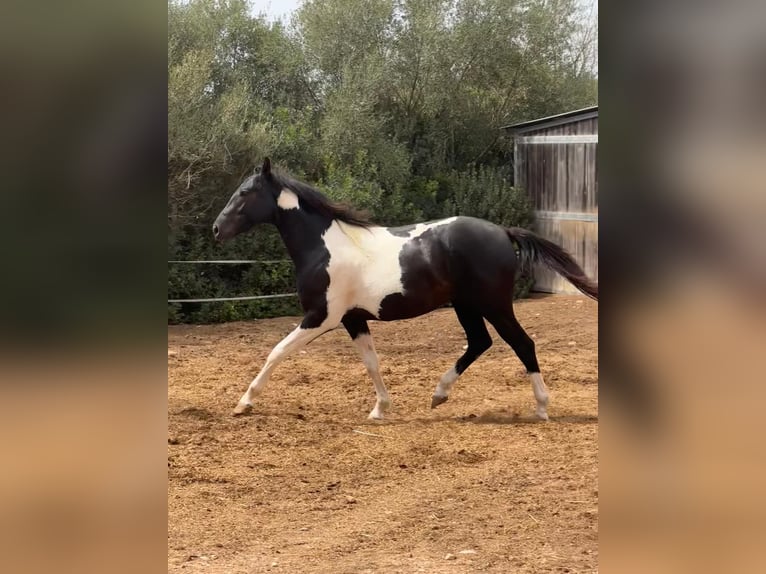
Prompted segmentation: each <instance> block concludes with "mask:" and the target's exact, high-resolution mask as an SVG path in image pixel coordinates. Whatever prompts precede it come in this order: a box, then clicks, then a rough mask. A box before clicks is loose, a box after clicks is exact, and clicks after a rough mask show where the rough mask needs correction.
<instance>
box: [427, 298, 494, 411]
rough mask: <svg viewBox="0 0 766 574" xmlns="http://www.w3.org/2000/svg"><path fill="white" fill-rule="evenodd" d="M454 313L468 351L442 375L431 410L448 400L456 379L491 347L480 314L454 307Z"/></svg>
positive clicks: (476, 311)
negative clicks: (462, 331)
mask: <svg viewBox="0 0 766 574" xmlns="http://www.w3.org/2000/svg"><path fill="white" fill-rule="evenodd" d="M455 313H456V314H457V318H458V320H459V321H460V324H461V325H462V326H463V329H464V330H465V336H466V338H467V339H468V349H466V351H465V353H463V356H462V357H460V358H459V359H458V360H457V362H456V363H455V366H454V367H452V368H451V369H450V370H449V371H447V372H446V373H444V376H443V377H442V378H441V380H440V381H439V384H438V385H436V390H435V391H434V395H433V397H431V408H432V409H433V408H436V407H438V406H439V405H440V404H442V403H444V402H446V401H447V399H448V398H449V393H450V390H451V389H452V385H454V384H455V381H457V379H458V377H459V376H460V375H462V374H463V372H464V371H465V370H466V369H467V368H468V367H469V366H470V365H471V363H473V362H474V361H475V360H476V359H478V358H479V356H480V355H481V354H482V353H483V352H484V351H486V350H487V349H489V348H490V347H491V346H492V337H490V336H489V332H488V331H487V326H486V325H485V324H484V317H482V315H481V312H479V310H478V309H474V308H473V307H466V306H463V305H458V304H456V305H455Z"/></svg>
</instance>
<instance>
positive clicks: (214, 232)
mask: <svg viewBox="0 0 766 574" xmlns="http://www.w3.org/2000/svg"><path fill="white" fill-rule="evenodd" d="M213 235H215V236H216V237H218V226H217V225H215V224H213Z"/></svg>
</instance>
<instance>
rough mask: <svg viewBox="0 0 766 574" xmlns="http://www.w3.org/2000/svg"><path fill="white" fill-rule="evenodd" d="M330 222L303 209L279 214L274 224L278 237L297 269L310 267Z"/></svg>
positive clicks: (321, 244)
mask: <svg viewBox="0 0 766 574" xmlns="http://www.w3.org/2000/svg"><path fill="white" fill-rule="evenodd" d="M331 224H332V220H331V219H330V218H326V217H323V216H321V215H318V214H316V213H309V212H307V211H304V210H303V209H289V210H284V211H282V212H281V213H280V217H279V219H278V221H277V222H276V226H277V230H278V231H279V235H280V236H281V237H282V241H283V242H284V244H285V247H286V248H287V252H288V253H289V254H290V258H291V259H292V260H293V262H294V263H295V266H296V268H297V269H301V268H302V267H304V266H305V265H310V264H311V263H312V262H313V261H314V259H315V258H316V257H317V256H318V255H319V254H320V250H321V249H322V247H323V241H322V234H323V233H324V232H325V231H326V230H327V229H328V228H329V227H330V225H331Z"/></svg>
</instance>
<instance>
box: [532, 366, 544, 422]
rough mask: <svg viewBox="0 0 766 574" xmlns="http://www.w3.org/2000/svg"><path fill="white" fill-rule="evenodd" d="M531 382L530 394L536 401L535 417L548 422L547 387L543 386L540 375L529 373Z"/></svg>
mask: <svg viewBox="0 0 766 574" xmlns="http://www.w3.org/2000/svg"><path fill="white" fill-rule="evenodd" d="M529 380H530V381H531V382H532V392H533V393H534V394H535V400H536V401H537V416H538V417H539V418H541V419H542V420H544V421H547V420H548V387H546V386H545V381H543V376H542V375H541V374H540V373H529Z"/></svg>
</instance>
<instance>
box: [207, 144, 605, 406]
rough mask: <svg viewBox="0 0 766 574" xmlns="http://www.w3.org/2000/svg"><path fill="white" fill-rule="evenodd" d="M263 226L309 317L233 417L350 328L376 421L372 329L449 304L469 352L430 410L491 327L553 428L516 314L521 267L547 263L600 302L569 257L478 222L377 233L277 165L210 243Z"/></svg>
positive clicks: (238, 199)
mask: <svg viewBox="0 0 766 574" xmlns="http://www.w3.org/2000/svg"><path fill="white" fill-rule="evenodd" d="M260 223H270V224H272V225H274V226H276V228H277V230H278V231H279V233H280V235H281V236H282V239H283V241H284V243H285V246H286V247H287V251H288V253H289V254H290V257H291V258H292V260H293V262H294V263H295V269H296V273H297V279H298V297H299V298H300V303H301V306H302V307H303V310H304V312H305V314H304V317H303V320H302V321H301V323H300V325H299V326H298V327H297V328H296V329H295V330H294V331H292V332H291V333H290V334H289V335H287V337H285V338H284V339H283V340H282V341H281V342H280V343H279V344H277V346H276V347H274V349H273V350H272V351H271V353H270V354H269V356H268V359H267V360H266V364H265V365H264V367H263V369H262V370H261V372H260V373H259V374H258V376H257V377H256V378H255V379H254V380H253V381H252V383H250V386H249V387H248V389H247V391H246V392H245V394H244V395H243V396H242V398H241V399H240V401H239V403H238V404H237V406H236V408H235V409H234V414H235V415H239V414H244V413H248V412H249V411H251V410H252V405H253V400H254V399H255V397H256V396H258V395H259V394H260V393H261V392H262V391H263V389H264V387H265V386H266V383H267V382H268V380H269V377H270V376H271V373H272V372H273V371H274V368H275V367H276V366H277V365H278V364H279V363H280V362H282V361H283V360H284V359H285V358H287V357H288V356H289V355H290V354H292V353H295V352H296V351H298V350H299V349H300V348H302V347H304V346H305V345H307V344H308V343H309V342H311V341H313V340H314V339H316V338H317V337H319V336H320V335H322V334H323V333H326V332H328V331H331V330H332V329H335V328H336V327H338V326H339V325H340V324H342V325H343V326H344V327H345V329H346V331H348V334H349V335H350V336H351V339H352V340H353V341H354V343H355V344H356V346H357V347H358V348H359V351H360V352H361V355H362V362H363V363H364V365H365V367H366V368H367V372H368V373H369V375H370V377H371V378H372V382H373V384H374V386H375V393H376V396H377V401H376V402H375V407H374V408H373V409H372V411H371V412H370V415H369V418H372V419H382V418H383V415H384V412H385V411H386V410H387V409H388V408H389V407H390V405H391V401H390V399H389V395H388V391H387V390H386V386H385V384H384V383H383V379H382V378H381V376H380V370H379V369H378V356H377V354H376V352H375V346H374V345H373V342H372V337H371V335H370V329H369V327H368V326H367V322H368V321H371V320H378V321H396V320H399V319H408V318H411V317H417V316H419V315H424V314H426V313H429V312H431V311H433V310H435V309H437V308H439V307H442V306H444V305H446V304H447V303H452V306H453V308H454V309H455V313H456V314H457V318H458V320H459V321H460V324H461V325H462V327H463V329H464V330H465V334H466V337H467V340H468V346H467V349H466V351H465V353H463V355H462V356H461V357H460V358H459V359H458V360H457V362H456V363H455V365H454V367H452V368H451V369H450V370H449V371H448V372H447V373H445V374H444V375H443V376H442V377H441V380H440V381H439V383H438V384H437V385H436V389H435V391H434V394H433V397H432V401H431V408H435V407H437V406H438V405H440V404H442V403H444V402H445V401H446V400H447V398H448V397H449V393H450V390H451V389H452V386H453V385H454V384H455V382H456V381H457V379H458V377H459V376H460V375H461V374H462V373H463V372H464V371H465V370H466V369H467V368H468V367H469V366H470V365H471V363H473V362H474V361H475V360H476V359H477V358H478V357H479V356H480V355H481V354H482V353H483V352H484V351H486V350H487V349H489V348H490V346H491V345H492V338H491V337H490V335H489V332H488V331H487V326H486V324H485V319H486V320H487V321H489V322H490V323H491V324H492V325H493V326H494V328H495V330H496V331H497V332H498V334H499V335H500V336H501V337H502V338H503V339H504V340H505V342H506V343H508V344H509V345H510V346H511V347H512V348H513V350H514V351H515V352H516V355H518V357H519V359H521V362H522V363H523V364H524V366H525V367H526V370H527V373H528V374H529V377H530V380H531V383H532V390H533V393H534V397H535V399H536V402H537V411H536V412H537V416H538V417H539V418H541V419H543V420H547V418H548V413H547V406H548V389H547V388H546V386H545V383H544V381H543V377H542V375H541V374H540V367H539V366H538V364H537V356H536V354H535V344H534V342H533V341H532V339H531V338H530V337H529V335H527V333H526V332H525V331H524V329H523V328H522V327H521V325H519V323H518V321H517V320H516V317H515V316H514V313H513V285H514V281H515V279H516V272H517V269H518V267H519V264H520V263H522V264H525V263H528V262H540V263H543V264H545V265H547V266H548V267H550V268H552V269H554V270H555V271H556V272H558V273H559V274H561V275H562V276H563V277H565V278H566V279H568V280H569V281H570V282H571V283H572V284H573V285H574V286H575V287H577V288H578V289H579V290H580V291H582V292H583V293H585V294H586V295H588V296H590V297H592V298H594V299H598V285H597V284H595V283H593V282H592V281H591V280H589V279H588V277H586V275H585V273H584V272H583V270H582V269H581V268H580V266H579V265H578V264H577V263H576V262H575V260H574V259H573V258H572V257H571V255H569V254H568V253H567V252H566V251H564V250H563V249H562V248H561V247H559V246H557V245H556V244H554V243H551V242H550V241H548V240H546V239H543V238H541V237H539V236H537V235H534V234H533V233H531V232H530V231H527V230H525V229H519V228H510V229H509V228H505V227H502V226H500V225H495V224H494V223H490V222H488V221H484V220H482V219H476V218H473V217H463V216H460V217H450V218H447V219H442V220H439V221H431V222H427V223H417V224H414V225H406V226H404V227H379V226H377V225H374V224H373V223H371V222H370V221H369V220H368V219H366V217H365V216H363V215H362V214H360V213H358V212H357V211H354V210H353V209H352V208H350V207H347V206H345V205H340V204H337V203H333V202H331V201H330V200H328V199H327V198H326V197H325V196H324V195H322V194H321V193H320V192H318V191H317V190H316V189H314V188H312V187H311V186H309V185H307V184H305V183H303V182H300V181H297V180H295V179H293V178H291V177H289V176H287V175H284V174H281V173H279V172H277V171H273V170H272V169H271V162H270V160H269V159H268V158H266V159H265V160H264V162H263V165H262V166H261V167H260V169H256V170H255V172H254V173H253V175H251V176H249V177H248V178H247V179H245V180H244V181H243V182H242V183H241V184H240V186H239V187H238V188H237V190H236V191H235V192H234V194H233V195H232V196H231V199H229V202H228V203H227V204H226V207H224V209H223V211H221V213H220V214H219V215H218V217H217V218H216V220H215V224H214V225H213V234H214V235H215V238H216V239H217V240H219V241H224V240H226V239H230V238H231V237H234V236H235V235H237V234H239V233H243V232H245V231H248V230H249V229H251V228H252V227H253V226H255V225H257V224H260ZM517 251H518V255H517ZM519 260H521V261H519Z"/></svg>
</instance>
